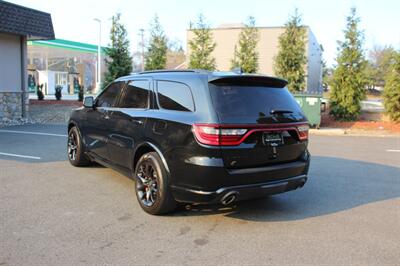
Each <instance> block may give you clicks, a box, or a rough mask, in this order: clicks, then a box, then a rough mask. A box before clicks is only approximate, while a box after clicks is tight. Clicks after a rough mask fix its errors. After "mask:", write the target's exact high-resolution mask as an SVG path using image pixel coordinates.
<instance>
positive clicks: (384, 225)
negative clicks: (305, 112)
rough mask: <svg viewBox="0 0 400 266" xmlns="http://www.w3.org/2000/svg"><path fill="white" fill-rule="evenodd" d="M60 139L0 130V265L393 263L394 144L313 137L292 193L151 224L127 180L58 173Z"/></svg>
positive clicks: (399, 252) (33, 129)
mask: <svg viewBox="0 0 400 266" xmlns="http://www.w3.org/2000/svg"><path fill="white" fill-rule="evenodd" d="M65 135H66V128H65V126H61V125H40V126H38V125H30V126H16V127H8V128H2V129H0V184H1V186H0V210H1V215H0V225H1V227H0V239H1V245H0V265H15V264H36V265H45V264H46V265H47V264H51V265H54V264H62V265H64V264H65V265H72V264H73V265H78V264H121V265H127V264H131V265H157V264H158V265H160V264H183V265H186V264H187V265H189V264H190V265H215V264H227V265H243V264H251V265H260V264H318V265H320V264H359V265H360V264H362V265H365V264H392V265H395V264H398V263H399V261H400V241H399V239H400V138H373V137H349V136H315V135H313V136H311V139H310V151H311V154H312V164H311V168H310V178H309V182H308V183H307V184H306V185H305V186H304V187H303V188H302V189H300V190H295V191H292V192H289V193H286V194H281V195H275V196H271V197H269V198H266V199H260V200H255V201H248V202H242V203H239V204H237V205H236V206H234V207H232V208H221V207H218V206H209V207H193V206H192V207H186V208H183V207H182V208H181V209H180V210H178V211H177V212H175V213H173V214H171V215H168V216H151V215H148V214H146V213H145V212H143V211H142V210H141V209H140V206H139V204H138V203H137V202H136V198H135V193H134V187H133V181H131V180H130V179H128V178H126V177H125V176H123V175H121V174H119V173H117V172H115V171H113V170H110V169H107V168H104V167H101V166H92V167H85V168H75V167H72V166H70V165H69V163H68V161H67V157H66V154H65V146H66V136H65Z"/></svg>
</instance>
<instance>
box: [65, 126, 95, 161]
mask: <svg viewBox="0 0 400 266" xmlns="http://www.w3.org/2000/svg"><path fill="white" fill-rule="evenodd" d="M67 155H68V160H69V162H70V163H71V164H72V165H73V166H86V165H88V164H90V160H89V158H88V157H87V156H86V155H85V148H84V146H83V143H82V138H81V135H80V134H79V131H78V128H77V127H76V126H74V127H72V128H71V129H70V130H69V131H68V142H67Z"/></svg>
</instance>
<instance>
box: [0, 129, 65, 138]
mask: <svg viewBox="0 0 400 266" xmlns="http://www.w3.org/2000/svg"><path fill="white" fill-rule="evenodd" d="M1 132H3V133H17V134H31V135H42V136H53V137H66V136H67V135H63V134H53V133H44V132H33V131H19V130H6V129H0V133H1Z"/></svg>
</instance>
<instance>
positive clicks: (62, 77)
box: [55, 72, 68, 86]
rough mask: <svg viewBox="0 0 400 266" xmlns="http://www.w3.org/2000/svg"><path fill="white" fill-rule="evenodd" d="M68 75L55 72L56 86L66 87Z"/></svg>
mask: <svg viewBox="0 0 400 266" xmlns="http://www.w3.org/2000/svg"><path fill="white" fill-rule="evenodd" d="M67 80H68V74H67V73H63V72H56V73H55V83H56V85H61V86H64V85H67Z"/></svg>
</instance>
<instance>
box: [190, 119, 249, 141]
mask: <svg viewBox="0 0 400 266" xmlns="http://www.w3.org/2000/svg"><path fill="white" fill-rule="evenodd" d="M247 131H248V130H247V129H244V128H221V126H220V125H209V124H195V125H193V132H194V135H195V136H196V139H197V140H198V141H199V142H200V143H202V144H206V145H212V146H218V145H221V146H232V145H239V144H240V142H241V140H242V138H243V136H244V135H245V134H246V132H247Z"/></svg>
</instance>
